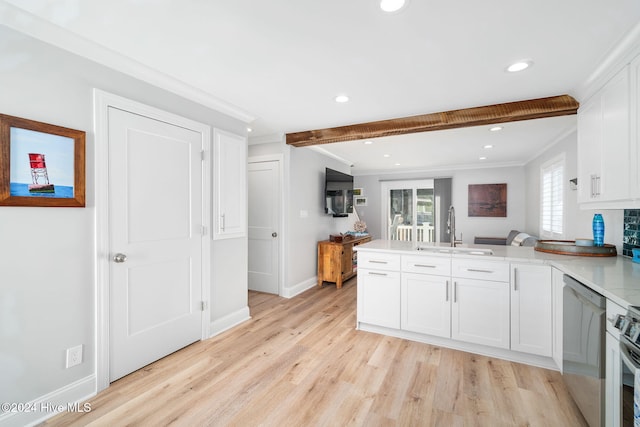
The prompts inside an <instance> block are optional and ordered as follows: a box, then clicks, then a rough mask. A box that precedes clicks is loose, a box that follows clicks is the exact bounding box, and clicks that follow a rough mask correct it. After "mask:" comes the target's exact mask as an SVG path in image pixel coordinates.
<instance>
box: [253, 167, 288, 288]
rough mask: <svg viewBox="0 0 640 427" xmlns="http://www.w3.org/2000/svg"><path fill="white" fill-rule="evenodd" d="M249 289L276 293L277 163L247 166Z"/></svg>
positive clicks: (278, 197)
mask: <svg viewBox="0 0 640 427" xmlns="http://www.w3.org/2000/svg"><path fill="white" fill-rule="evenodd" d="M248 180H249V183H248V187H249V289H250V290H253V291H260V292H268V293H271V294H276V295H277V294H279V288H278V281H279V280H278V277H279V275H278V266H279V239H278V228H279V227H278V224H279V221H280V162H279V161H265V162H256V163H249V171H248Z"/></svg>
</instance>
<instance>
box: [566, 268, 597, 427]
mask: <svg viewBox="0 0 640 427" xmlns="http://www.w3.org/2000/svg"><path fill="white" fill-rule="evenodd" d="M564 284H565V286H564V288H563V296H562V309H563V314H562V346H563V347H562V353H563V357H562V359H563V360H562V377H563V379H564V382H565V384H566V386H567V388H568V389H569V392H570V393H571V396H572V397H573V400H574V401H575V402H576V404H577V405H578V407H579V408H580V411H581V412H582V415H583V416H584V418H585V420H586V421H587V422H588V423H589V425H590V426H591V427H597V426H601V425H604V385H605V363H604V355H605V350H604V349H605V335H604V334H605V325H606V324H605V321H606V318H605V312H606V299H605V297H603V296H602V295H600V294H599V293H597V292H594V291H592V290H591V289H589V288H588V287H586V286H585V285H583V284H582V283H580V282H578V281H577V280H575V279H574V278H572V277H571V276H567V275H566V274H565V275H564Z"/></svg>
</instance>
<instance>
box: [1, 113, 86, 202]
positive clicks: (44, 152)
mask: <svg viewBox="0 0 640 427" xmlns="http://www.w3.org/2000/svg"><path fill="white" fill-rule="evenodd" d="M85 140H86V133H85V132H84V131H80V130H75V129H69V128H65V127H61V126H56V125H52V124H48V123H42V122H37V121H34V120H28V119H23V118H20V117H13V116H7V115H5V114H0V206H43V207H84V206H85Z"/></svg>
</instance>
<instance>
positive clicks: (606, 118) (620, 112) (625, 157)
mask: <svg viewBox="0 0 640 427" xmlns="http://www.w3.org/2000/svg"><path fill="white" fill-rule="evenodd" d="M629 74H630V66H626V67H625V68H624V69H622V70H621V71H620V72H618V73H617V74H616V75H615V76H614V77H613V78H612V79H611V80H609V81H608V82H607V84H605V86H604V87H603V88H602V89H600V90H599V91H598V92H596V93H595V94H594V95H593V96H592V97H591V98H590V99H589V100H588V101H586V102H585V103H584V104H583V105H582V106H581V107H580V109H579V110H578V202H580V203H594V202H596V203H597V202H619V201H624V200H629V199H630V198H631V197H632V193H631V186H630V184H629V183H630V181H631V180H630V177H631V168H632V166H633V167H634V169H635V162H633V164H632V162H631V159H632V157H631V150H632V144H631V139H630V130H631V126H630V124H631V122H630V120H631V117H630V108H631V87H630V79H629ZM634 176H635V175H634Z"/></svg>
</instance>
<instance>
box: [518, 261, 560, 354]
mask: <svg viewBox="0 0 640 427" xmlns="http://www.w3.org/2000/svg"><path fill="white" fill-rule="evenodd" d="M551 295H552V289H551V267H550V266H548V265H530V264H512V265H511V350H516V351H521V352H524V353H530V354H537V355H540V356H549V357H550V356H552V343H553V334H552V332H553V331H552V316H553V313H552V311H551Z"/></svg>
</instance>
